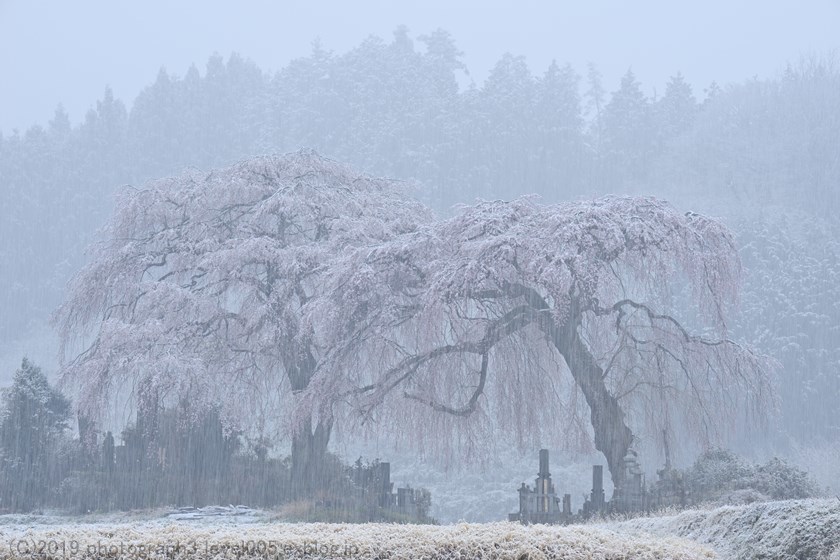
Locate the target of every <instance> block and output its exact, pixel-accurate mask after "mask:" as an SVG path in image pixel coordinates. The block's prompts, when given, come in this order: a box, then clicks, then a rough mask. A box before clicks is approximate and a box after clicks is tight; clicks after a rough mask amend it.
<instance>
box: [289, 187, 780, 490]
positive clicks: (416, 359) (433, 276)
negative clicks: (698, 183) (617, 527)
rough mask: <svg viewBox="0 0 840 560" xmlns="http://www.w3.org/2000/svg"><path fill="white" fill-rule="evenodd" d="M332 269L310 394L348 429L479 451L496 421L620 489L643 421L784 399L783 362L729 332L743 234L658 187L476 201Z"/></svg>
mask: <svg viewBox="0 0 840 560" xmlns="http://www.w3.org/2000/svg"><path fill="white" fill-rule="evenodd" d="M330 281H331V288H330V290H331V291H332V292H333V302H332V303H329V299H328V298H324V299H323V300H321V301H320V302H319V303H318V304H317V305H314V306H312V307H311V308H310V309H309V310H308V315H309V318H308V321H310V322H312V323H313V324H315V325H318V327H317V328H315V329H314V331H315V332H318V333H319V336H321V337H323V338H324V340H325V342H324V343H323V344H324V345H325V346H326V347H330V348H331V349H332V350H331V353H332V355H333V359H332V360H323V361H322V363H321V364H320V368H319V371H318V373H317V374H316V375H315V376H314V378H313V379H312V382H311V383H310V384H309V387H308V389H307V391H306V395H305V397H304V398H302V399H301V400H300V401H299V402H300V403H303V406H309V407H310V408H313V409H314V408H317V407H321V406H324V405H323V403H324V402H325V401H332V402H335V403H341V404H343V407H341V410H343V414H344V415H345V417H346V419H347V425H348V426H356V427H360V428H361V427H364V426H370V425H371V424H372V423H376V422H379V421H382V422H385V421H387V422H388V423H389V424H390V425H394V426H397V427H399V426H402V427H403V429H404V430H405V433H406V434H408V435H413V436H416V437H421V438H427V439H428V441H429V443H431V444H433V445H436V444H440V443H444V444H447V443H453V442H458V443H459V444H460V445H461V446H462V447H463V449H462V452H463V451H466V452H467V453H471V452H474V451H477V450H478V449H480V448H481V447H487V446H488V445H490V444H491V443H492V442H493V441H495V438H496V437H497V436H498V434H499V433H500V432H499V430H506V431H507V432H508V433H511V434H513V435H515V436H516V437H517V438H518V440H519V441H520V443H521V442H523V441H525V442H527V443H535V444H536V443H539V440H540V438H541V436H544V435H546V433H547V432H549V433H554V434H558V433H565V434H568V435H570V436H571V437H573V438H575V439H576V441H577V443H586V442H587V441H588V442H589V445H593V444H594V447H595V448H596V449H598V450H599V451H601V452H603V454H604V455H605V457H606V460H607V464H608V467H609V470H610V474H611V475H612V478H613V483H614V484H615V486H616V487H617V488H619V487H620V486H621V484H622V481H623V479H624V472H623V459H624V457H625V455H626V454H627V452H628V450H629V449H631V446H632V445H633V441H634V437H635V436H636V435H637V434H638V433H642V432H644V433H647V434H656V435H659V434H662V433H663V431H664V432H665V433H666V434H667V433H669V431H670V430H672V428H673V426H674V425H675V424H676V422H677V421H681V422H686V423H687V425H688V426H690V427H691V428H693V433H694V434H696V435H697V436H699V437H700V438H701V439H703V440H706V441H708V440H711V439H713V438H715V437H717V436H718V435H719V431H720V429H721V428H722V427H725V426H726V425H727V421H732V420H734V419H735V418H736V417H737V416H738V415H740V414H742V413H743V411H750V412H752V413H755V415H756V417H760V416H761V415H762V414H763V413H764V411H765V410H766V407H767V405H768V402H769V399H770V384H769V380H768V379H769V378H768V368H769V367H770V365H771V364H770V362H769V361H768V360H767V359H766V358H764V357H763V356H761V355H758V354H757V353H755V352H754V351H753V350H751V349H750V347H749V346H746V345H744V344H740V343H736V342H735V341H733V340H731V339H730V338H729V336H728V331H727V312H728V311H729V310H730V309H731V308H732V306H733V305H734V304H735V302H736V297H737V293H738V286H739V282H740V265H739V260H738V253H737V251H736V248H735V246H734V243H733V239H732V236H731V234H730V232H729V231H728V230H727V229H726V228H725V227H724V226H723V225H721V224H720V223H719V222H717V221H715V220H712V219H709V218H705V217H703V216H700V215H697V214H694V213H691V212H689V213H686V214H683V213H680V212H677V211H676V210H675V209H674V208H672V207H671V206H669V205H668V204H667V203H665V202H663V201H660V200H657V199H654V198H619V197H606V198H602V199H598V200H595V201H591V202H574V203H565V204H558V205H550V206H546V205H541V204H538V203H537V202H535V201H534V200H532V199H530V198H522V199H518V200H515V201H513V202H499V201H497V202H483V203H479V204H477V205H475V206H470V207H464V208H462V209H461V210H460V212H459V213H458V214H457V215H456V216H455V217H453V218H451V219H448V220H443V221H439V222H436V223H433V224H429V225H427V226H424V227H422V228H420V229H419V230H417V231H412V232H409V233H407V234H405V235H402V236H399V237H396V238H394V239H392V240H390V241H387V242H385V243H384V244H382V245H381V246H379V247H377V248H374V249H370V248H364V249H363V250H360V251H356V252H355V253H353V254H348V255H345V256H344V258H343V259H342V262H341V263H340V264H336V267H335V274H334V275H331V277H330ZM339 302H341V303H342V305H339V304H338V303H339ZM687 302H688V303H687ZM327 341H329V342H327ZM360 348H365V351H359V349H360ZM353 360H355V365H354V366H353V367H347V365H348V364H349V363H351V362H352V361H353ZM578 396H582V400H581V399H580V398H578ZM307 403H308V405H307ZM581 411H583V415H585V412H586V411H588V416H589V417H588V419H587V418H585V416H582V414H581Z"/></svg>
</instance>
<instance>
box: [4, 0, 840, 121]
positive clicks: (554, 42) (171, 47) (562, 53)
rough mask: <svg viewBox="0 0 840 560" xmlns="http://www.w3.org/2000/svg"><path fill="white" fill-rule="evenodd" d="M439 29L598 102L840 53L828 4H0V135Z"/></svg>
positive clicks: (79, 0) (478, 60) (474, 61)
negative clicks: (520, 61) (215, 77)
mask: <svg viewBox="0 0 840 560" xmlns="http://www.w3.org/2000/svg"><path fill="white" fill-rule="evenodd" d="M403 23H404V24H406V25H408V26H409V29H410V31H411V33H412V36H414V37H416V36H417V35H420V34H423V33H425V32H427V31H430V30H433V29H435V28H438V27H442V28H444V29H447V30H449V31H450V32H451V33H452V34H453V35H454V37H455V38H456V40H457V41H458V45H459V46H460V48H461V50H463V51H464V52H465V55H466V56H465V60H466V63H467V65H468V67H469V68H470V70H471V77H472V79H474V80H476V81H477V82H481V81H482V80H483V79H484V77H485V76H486V75H487V72H488V71H489V69H490V68H491V67H492V65H493V64H494V63H495V61H496V60H498V59H499V57H500V56H501V55H502V54H503V53H504V52H505V51H510V52H512V53H514V54H524V55H526V56H527V57H528V60H529V61H530V63H531V66H532V68H533V69H534V71H535V72H538V73H539V72H542V71H543V70H544V69H545V67H546V66H547V65H548V64H549V62H550V61H551V59H552V58H556V59H558V61H561V62H565V61H568V62H571V63H572V64H574V65H575V67H576V68H577V69H578V71H579V72H580V73H584V72H585V66H586V63H587V62H588V61H593V62H595V63H596V64H597V65H598V66H599V68H600V70H601V71H602V73H603V74H604V76H605V79H606V83H605V85H606V87H607V89H608V90H609V91H612V90H614V89H615V88H616V87H617V86H618V79H619V77H620V75H621V74H623V73H624V72H625V71H626V70H627V69H628V68H629V67H631V66H632V68H633V70H634V71H635V72H636V74H637V76H638V77H639V79H640V80H641V81H642V83H643V84H644V86H645V88H646V89H647V91H648V93H652V92H653V88H657V89H658V90H659V91H662V88H663V86H664V82H665V80H666V79H667V77H668V76H669V75H671V74H674V73H676V72H677V71H681V72H682V73H683V74H684V75H685V76H686V77H687V78H688V79H689V81H690V82H691V83H693V84H694V85H695V92H696V93H697V94H698V97H700V98H702V96H703V95H702V90H703V88H705V87H706V86H707V85H708V84H709V83H710V82H711V81H712V80H717V81H718V82H720V83H726V82H730V81H739V80H743V79H745V78H749V77H752V76H759V77H768V76H772V75H774V74H776V73H777V72H778V71H780V69H781V68H782V67H783V64H784V62H785V61H787V60H792V59H796V58H797V57H798V56H799V55H800V54H803V53H809V52H820V53H824V52H827V51H830V50H836V49H838V47H840V38H838V37H840V33H838V31H837V30H838V29H840V2H838V0H804V1H802V2H790V1H780V0H770V1H754V0H750V1H749V2H738V1H734V2H733V1H732V0H725V1H724V0H707V1H705V2H692V3H691V4H690V5H689V3H686V2H674V1H673V0H671V1H655V2H654V1H634V2H619V1H613V2H536V1H532V0H519V1H517V2H498V1H490V2H453V1H452V0H446V1H442V0H425V1H423V2H414V3H411V4H408V3H407V2H386V1H376V0H363V1H362V0H353V1H352V2H344V1H342V2H339V1H334V2H325V1H320V2H317V1H311V2H306V3H303V2H300V3H297V4H293V3H291V2H279V1H277V2H268V1H248V2H216V1H208V0H202V1H197V0H183V1H178V2H162V1H159V0H146V1H144V2H135V3H123V2H113V1H110V2H109V1H89V0H74V1H72V2H58V1H56V2H42V1H36V0H0V69H2V78H0V107H1V108H2V111H0V131H3V132H4V133H7V134H8V133H9V132H11V130H12V129H14V128H19V129H21V130H23V129H25V128H27V127H28V126H30V125H31V124H34V123H40V124H45V123H46V122H47V121H48V120H49V119H50V118H51V116H52V114H53V111H54V109H55V107H56V105H57V104H58V103H59V102H62V103H63V104H64V106H65V108H66V109H67V110H68V111H69V112H70V117H71V119H72V120H73V121H74V122H78V121H79V120H81V118H82V117H83V116H84V112H85V111H86V110H87V109H88V108H89V107H91V106H92V105H93V104H94V102H95V100H96V99H98V98H100V97H101V96H102V92H103V90H104V88H105V86H106V84H107V85H110V86H111V87H112V88H113V90H114V93H115V95H116V96H117V97H119V98H121V99H123V100H124V101H125V102H126V103H127V104H130V103H131V102H132V101H133V99H134V97H135V96H136V95H137V93H138V92H139V91H140V90H141V89H142V88H143V87H144V86H146V85H149V84H151V83H152V82H153V81H154V79H155V76H156V74H157V71H158V69H159V68H160V67H161V66H165V67H166V68H167V70H168V71H170V72H171V73H173V74H176V75H179V76H182V75H183V74H184V73H185V71H186V69H187V68H188V67H189V65H190V64H191V63H193V62H195V63H196V64H197V65H198V67H199V69H200V70H202V71H203V69H204V65H205V63H206V61H207V58H208V57H209V55H211V54H212V53H213V52H214V51H217V52H219V53H220V54H222V55H224V56H227V55H229V54H230V52H231V51H236V52H239V53H240V54H242V55H243V56H245V57H246V58H250V59H252V60H254V61H255V62H256V63H257V64H258V65H259V66H260V67H261V68H263V69H265V70H276V69H278V68H281V67H282V66H284V65H285V64H286V63H287V62H288V61H289V60H290V59H292V58H295V57H299V56H303V55H306V54H307V53H308V52H309V51H310V44H311V42H312V40H313V39H315V38H316V37H320V38H321V41H322V44H323V45H324V47H326V48H328V49H332V50H335V51H337V52H344V51H345V50H347V49H349V48H352V47H353V46H355V45H357V44H358V43H359V42H360V41H361V40H362V39H364V38H365V37H366V36H367V35H370V34H376V35H380V36H382V37H384V38H387V39H390V37H391V32H392V31H393V30H394V28H395V27H397V26H398V25H399V24H403Z"/></svg>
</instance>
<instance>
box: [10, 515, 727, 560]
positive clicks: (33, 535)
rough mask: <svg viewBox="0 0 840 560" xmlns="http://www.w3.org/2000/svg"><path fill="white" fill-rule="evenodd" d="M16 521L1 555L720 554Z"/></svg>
mask: <svg viewBox="0 0 840 560" xmlns="http://www.w3.org/2000/svg"><path fill="white" fill-rule="evenodd" d="M17 517H20V516H17ZM9 521H11V520H9ZM14 521H15V523H14V524H11V525H3V526H0V533H2V540H3V551H2V554H0V558H4V559H5V558H21V559H24V558H25V559H31V558H43V557H44V556H43V554H44V553H48V555H49V556H52V557H55V558H111V559H118V558H126V559H134V558H138V559H146V558H168V559H177V558H207V559H209V558H272V559H281V558H313V559H314V558H389V559H394V560H396V559H417V558H428V559H432V558H441V559H463V560H467V559H478V558H510V559H522V558H529V559H536V558H557V559H561V558H562V559H570V560H571V559H581V560H583V559H587V560H588V559H603V560H607V559H612V560H618V559H623V558H644V559H663V560H664V559H673V560H694V559H700V558H706V559H708V558H715V556H714V554H713V553H712V552H711V551H710V550H709V549H708V548H706V547H703V546H701V545H698V544H696V543H692V542H690V541H688V540H685V539H679V538H676V537H651V536H645V535H631V534H629V533H626V532H619V531H615V530H611V529H609V528H606V527H594V526H574V527H549V526H532V527H523V526H521V525H519V524H514V523H487V524H467V523H461V524H457V525H445V526H438V527H435V526H417V525H384V524H368V525H334V524H322V523H317V524H309V523H297V524H294V523H276V522H258V521H255V520H254V519H249V520H248V521H245V520H234V519H220V518H216V519H214V520H209V519H201V520H195V521H184V520H181V521H174V520H152V521H137V522H134V523H118V522H94V523H66V522H65V523H54V522H46V523H43V522H40V523H39V522H38V520H36V519H30V520H29V522H26V520H24V519H16V520H14ZM41 521H44V520H41ZM53 521H56V520H55V519H54V520H53Z"/></svg>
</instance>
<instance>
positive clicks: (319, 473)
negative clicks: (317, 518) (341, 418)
mask: <svg viewBox="0 0 840 560" xmlns="http://www.w3.org/2000/svg"><path fill="white" fill-rule="evenodd" d="M331 431H332V421H329V420H321V421H319V422H318V424H317V425H316V426H315V429H314V430H313V429H312V420H311V419H310V420H307V421H306V422H305V423H304V425H303V427H302V428H301V430H300V432H298V433H297V434H296V435H295V436H294V437H293V438H292V468H291V478H290V490H291V496H292V498H294V499H301V498H313V497H314V496H315V495H316V494H317V491H318V487H319V485H320V484H321V483H322V481H323V477H324V474H325V466H326V457H327V444H328V443H329V441H330V432H331Z"/></svg>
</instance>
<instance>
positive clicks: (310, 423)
mask: <svg viewBox="0 0 840 560" xmlns="http://www.w3.org/2000/svg"><path fill="white" fill-rule="evenodd" d="M398 187H399V185H397V184H396V183H393V182H390V181H386V180H379V179H373V178H370V177H366V176H362V175H360V174H358V173H356V172H355V171H353V170H352V169H350V168H348V167H345V166H344V165H340V164H338V163H335V162H332V161H329V160H326V159H324V158H321V157H320V156H318V155H317V154H315V153H314V152H310V151H301V152H298V153H294V154H290V155H287V156H283V157H260V158H256V159H251V160H247V161H244V162H242V163H239V164H237V165H234V166H232V167H229V168H226V169H222V170H218V171H213V172H209V173H204V172H199V171H190V172H186V173H184V174H182V175H179V176H176V177H171V178H167V179H162V180H158V181H154V182H151V183H149V184H148V185H146V186H145V187H144V188H142V189H140V190H133V189H132V190H129V191H127V192H126V193H124V194H123V195H122V196H121V197H120V198H119V200H118V203H117V209H116V212H115V215H114V216H113V218H112V219H111V221H110V223H109V224H108V226H107V227H106V229H105V230H104V233H103V235H102V240H101V242H100V243H99V244H98V245H96V246H95V247H94V249H93V254H92V257H91V258H90V263H89V264H88V265H87V266H86V267H85V268H84V269H83V270H82V271H81V272H80V273H79V274H78V275H77V276H76V278H75V279H74V280H73V282H72V285H71V288H70V295H69V297H68V298H67V300H66V302H65V303H64V304H63V305H62V306H61V308H60V309H59V310H58V311H57V313H56V315H55V323H56V324H57V326H58V327H59V329H60V333H61V338H62V341H63V344H62V376H63V380H64V382H65V383H68V384H72V385H73V386H75V387H76V388H77V390H78V392H79V397H78V401H77V402H78V404H79V409H80V412H81V413H83V414H85V415H87V416H89V417H91V418H95V417H96V415H97V413H99V412H101V411H102V410H104V409H106V407H107V403H108V402H112V401H113V399H114V398H117V397H118V396H119V395H120V394H123V395H125V394H126V393H128V394H129V396H130V397H131V398H132V399H133V400H134V402H135V403H136V405H137V407H138V410H140V411H142V410H143V409H144V408H152V409H153V408H154V407H157V406H160V405H161V404H162V403H180V404H182V405H183V404H184V403H187V405H188V408H189V409H190V410H192V411H195V413H196V414H198V412H200V411H202V410H203V409H205V408H206V407H207V406H220V407H221V413H222V415H223V417H224V418H225V419H226V422H228V423H230V424H234V425H238V427H246V426H243V424H244V423H246V422H253V423H254V424H252V425H251V426H248V427H251V428H254V427H255V429H257V430H258V431H259V433H260V434H264V433H265V431H266V430H268V429H271V428H272V427H274V428H276V427H278V426H280V427H283V428H285V429H286V433H287V434H291V436H292V490H293V492H294V493H296V494H297V495H306V494H307V493H310V492H311V491H312V487H313V486H312V485H313V483H314V481H315V480H316V478H317V468H318V466H319V465H322V464H323V463H324V460H323V459H324V454H325V453H326V449H327V443H328V440H329V437H330V433H331V429H332V426H333V418H332V417H331V415H330V414H329V413H328V412H327V411H313V412H312V414H309V415H307V416H305V417H302V416H300V415H298V416H294V415H293V414H292V413H293V412H294V410H295V409H296V407H295V406H294V401H295V399H296V398H297V397H296V395H298V394H299V393H301V392H302V391H303V390H304V389H306V387H307V385H308V384H309V382H310V380H311V379H312V377H313V375H314V373H315V371H316V370H317V368H318V367H319V365H320V362H321V360H322V359H323V358H324V356H326V355H327V351H326V349H325V348H323V347H321V346H319V345H318V343H317V340H316V337H315V336H314V333H313V332H312V331H311V326H310V325H307V324H306V323H304V322H302V320H301V319H302V317H303V315H304V310H305V309H306V307H307V306H308V305H311V304H312V303H313V302H317V301H318V300H319V299H321V298H323V297H324V294H322V286H323V285H325V284H324V282H323V278H324V277H325V276H327V275H329V274H330V270H331V267H332V262H333V261H334V260H335V257H336V255H340V254H344V253H347V252H349V251H351V250H352V249H353V248H354V247H357V246H361V245H366V244H371V243H374V244H378V243H383V242H386V241H387V240H389V239H391V238H392V237H395V236H397V235H400V234H403V233H406V232H410V231H413V230H415V229H417V227H418V224H419V223H420V222H422V221H424V220H426V219H427V218H428V216H429V214H428V212H427V211H426V210H425V208H424V207H422V206H421V205H419V204H417V203H412V202H410V201H406V200H405V199H403V198H402V197H401V195H400V194H399V191H400V189H399V188H398Z"/></svg>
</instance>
